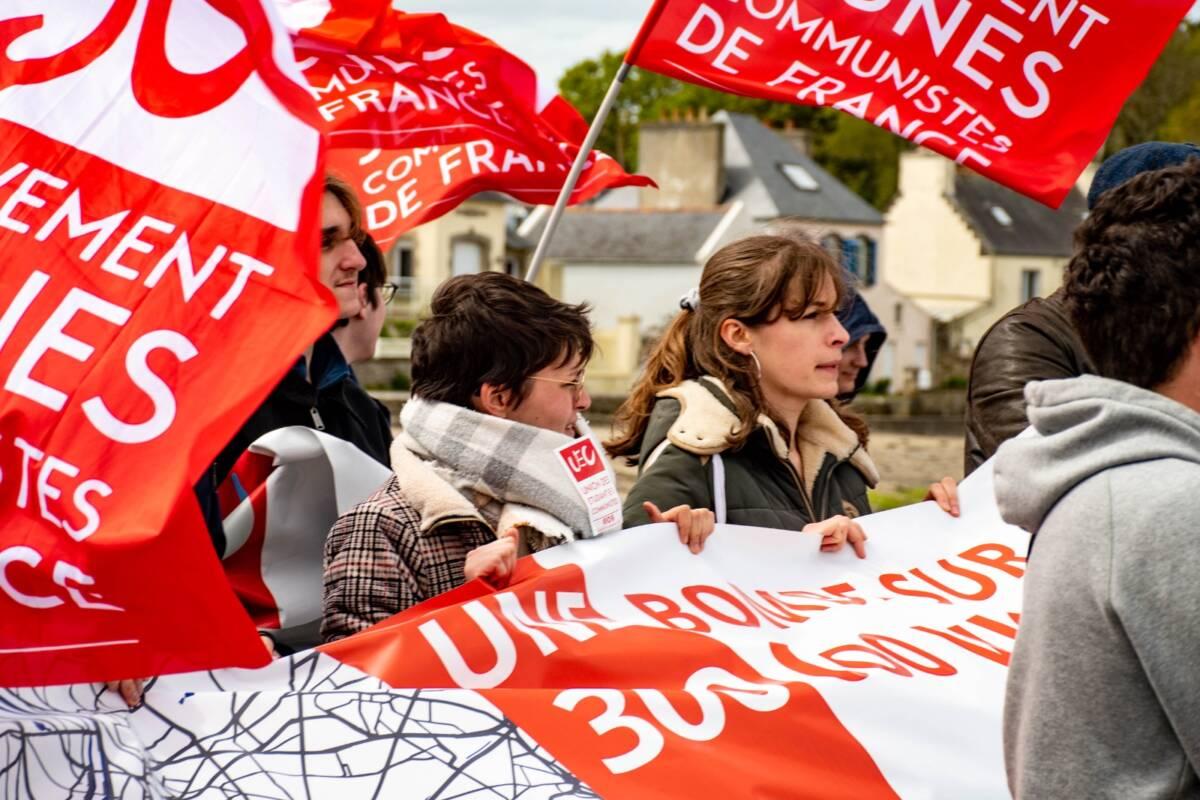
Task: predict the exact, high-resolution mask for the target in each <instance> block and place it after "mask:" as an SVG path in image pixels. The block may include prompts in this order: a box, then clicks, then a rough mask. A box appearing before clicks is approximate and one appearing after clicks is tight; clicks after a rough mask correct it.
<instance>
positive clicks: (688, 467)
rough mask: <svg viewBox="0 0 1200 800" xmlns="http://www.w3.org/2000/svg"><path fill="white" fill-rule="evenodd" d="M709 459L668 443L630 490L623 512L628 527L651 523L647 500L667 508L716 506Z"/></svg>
mask: <svg viewBox="0 0 1200 800" xmlns="http://www.w3.org/2000/svg"><path fill="white" fill-rule="evenodd" d="M709 472H710V467H709V463H708V462H707V460H705V461H703V462H702V461H701V459H700V457H699V456H696V455H693V454H691V453H688V452H685V451H683V450H680V449H679V448H677V447H675V446H674V445H668V446H667V447H666V449H664V450H663V451H662V452H661V453H660V454H659V456H658V458H657V459H656V460H655V461H654V463H653V464H651V465H650V466H649V467H647V468H646V469H645V470H643V471H642V474H641V476H640V477H638V479H637V482H636V483H635V484H634V485H633V488H632V489H631V490H630V491H629V496H628V497H627V498H626V500H625V507H624V509H623V510H622V513H623V515H624V518H625V523H624V527H626V528H634V527H637V526H638V525H647V524H649V522H650V518H649V517H648V516H647V515H646V511H645V509H643V508H642V503H644V502H646V501H647V500H648V501H650V502H651V503H654V505H656V506H658V508H659V510H660V511H666V510H667V509H669V508H674V507H675V506H682V505H687V506H691V507H692V508H708V509H711V508H712V507H713V498H712V482H711V478H710V476H709Z"/></svg>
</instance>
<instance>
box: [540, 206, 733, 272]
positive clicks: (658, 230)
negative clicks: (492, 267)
mask: <svg viewBox="0 0 1200 800" xmlns="http://www.w3.org/2000/svg"><path fill="white" fill-rule="evenodd" d="M725 211H726V210H725V209H724V208H712V209H699V210H688V209H683V210H678V211H675V210H662V209H639V210H637V211H612V210H603V209H595V208H588V207H582V208H571V209H568V210H567V211H566V213H564V214H563V217H562V221H561V222H560V223H559V226H558V230H557V231H556V232H555V234H554V238H553V239H552V240H551V242H550V250H549V252H548V253H547V257H548V258H551V259H556V260H559V261H576V262H578V261H595V262H623V263H629V262H633V263H646V264H694V263H695V262H696V253H697V252H698V251H699V250H700V248H701V247H702V246H703V245H704V243H705V242H706V241H707V240H708V237H709V236H710V235H711V234H712V232H713V229H714V228H716V227H717V225H718V223H720V221H721V219H722V217H724V216H725ZM544 226H545V221H544V220H543V221H542V222H540V223H539V224H538V225H537V226H536V227H535V228H534V229H533V230H530V231H527V232H526V235H527V236H528V238H530V239H532V240H534V241H536V240H537V239H538V237H540V236H541V234H542V229H543V228H544Z"/></svg>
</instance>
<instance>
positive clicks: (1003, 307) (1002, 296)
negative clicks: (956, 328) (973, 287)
mask: <svg viewBox="0 0 1200 800" xmlns="http://www.w3.org/2000/svg"><path fill="white" fill-rule="evenodd" d="M1066 265H1067V259H1065V258H1050V257H1046V256H996V257H993V258H992V266H991V272H992V275H993V279H994V283H993V293H992V297H991V299H990V302H989V303H988V304H987V305H985V306H984V307H982V308H980V309H979V310H978V311H976V312H974V313H972V314H971V315H970V316H969V317H967V318H966V319H964V320H963V324H962V335H963V337H964V338H965V340H966V342H965V345H966V346H968V347H971V348H973V347H975V346H976V345H977V344H979V339H980V338H981V337H982V336H983V334H984V333H986V332H987V330H988V328H990V327H991V326H992V325H993V324H994V323H995V322H996V321H997V320H998V319H1000V318H1001V317H1002V316H1004V315H1005V314H1007V313H1008V312H1009V311H1010V310H1012V309H1014V308H1016V307H1017V306H1019V305H1020V304H1021V302H1022V298H1021V273H1022V272H1023V271H1025V270H1027V269H1036V270H1038V272H1040V273H1041V287H1040V288H1041V291H1040V292H1039V296H1041V297H1045V296H1046V295H1048V294H1050V293H1051V292H1053V291H1054V290H1055V289H1057V288H1058V287H1059V286H1061V285H1062V277H1063V269H1064V268H1065V267H1066Z"/></svg>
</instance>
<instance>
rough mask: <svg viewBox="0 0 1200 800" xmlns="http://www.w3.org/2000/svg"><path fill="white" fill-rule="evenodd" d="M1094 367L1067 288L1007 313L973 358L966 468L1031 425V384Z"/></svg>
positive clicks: (992, 329)
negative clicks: (1028, 392)
mask: <svg viewBox="0 0 1200 800" xmlns="http://www.w3.org/2000/svg"><path fill="white" fill-rule="evenodd" d="M1091 372H1094V369H1093V367H1092V362H1091V359H1089V358H1088V355H1087V353H1086V352H1085V351H1084V349H1083V345H1082V344H1081V343H1080V341H1079V336H1078V335H1077V334H1076V333H1075V328H1074V326H1072V325H1071V321H1070V320H1069V319H1068V318H1067V310H1066V307H1065V305H1064V303H1063V294H1062V290H1061V289H1060V290H1059V291H1057V292H1055V293H1054V294H1052V295H1050V296H1049V297H1046V298H1040V297H1039V298H1034V299H1033V300H1030V301H1029V302H1028V303H1025V304H1024V305H1022V306H1018V307H1017V308H1014V309H1013V310H1012V311H1010V312H1008V313H1007V314H1005V315H1004V316H1003V317H1001V318H1000V320H999V321H998V322H996V324H995V325H993V326H992V327H991V328H990V329H989V330H988V332H987V333H985V334H984V335H983V338H982V339H980V340H979V346H978V347H976V348H975V356H974V358H973V360H972V362H971V380H970V383H969V384H968V385H967V415H966V428H967V433H966V442H965V445H964V465H963V472H964V473H965V474H967V475H970V474H971V472H972V471H974V470H975V469H976V468H977V467H978V466H979V465H980V464H982V463H983V462H985V461H987V460H988V459H989V458H991V457H992V456H993V455H995V454H996V450H997V449H998V448H999V447H1000V445H1002V444H1004V442H1006V441H1008V440H1009V439H1011V438H1013V437H1014V436H1016V435H1017V434H1019V433H1020V432H1021V431H1023V430H1025V428H1026V427H1028V425H1029V420H1028V419H1027V418H1026V416H1025V384H1027V383H1029V382H1030V381H1046V380H1053V379H1056V378H1077V377H1079V376H1080V375H1084V374H1087V373H1091Z"/></svg>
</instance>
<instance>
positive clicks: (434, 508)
mask: <svg viewBox="0 0 1200 800" xmlns="http://www.w3.org/2000/svg"><path fill="white" fill-rule="evenodd" d="M443 485H445V484H443ZM414 488H415V489H416V491H413V492H409V491H405V490H402V489H401V488H400V479H399V478H398V477H397V476H395V475H393V476H392V478H391V480H389V481H388V482H387V483H386V484H384V485H383V487H382V488H380V489H379V491H377V492H376V493H375V494H374V495H372V496H371V497H369V498H367V499H366V500H365V501H363V502H362V503H360V504H359V505H358V506H356V507H355V508H353V509H352V510H351V511H350V512H349V513H347V514H345V515H343V516H342V517H341V518H340V519H339V520H338V521H337V523H335V524H334V526H333V529H332V530H331V531H330V532H329V538H328V539H327V540H326V542H325V595H324V599H323V604H322V605H323V612H322V619H321V636H322V637H323V638H324V639H325V641H327V642H329V641H333V640H334V639H340V638H342V637H345V636H349V635H350V634H352V633H357V632H358V631H361V630H363V629H365V628H368V627H370V626H371V625H374V624H375V623H376V622H380V621H382V620H384V619H387V618H388V617H390V616H392V615H393V614H396V613H399V612H400V611H403V610H405V609H407V608H409V607H410V606H414V605H416V604H417V603H420V602H422V601H424V600H427V599H429V598H431V597H434V596H436V595H438V594H441V593H442V592H445V591H449V590H450V589H453V588H455V587H457V586H460V585H462V583H463V582H464V580H465V578H464V575H463V566H464V565H465V563H466V558H467V553H469V552H470V551H471V550H473V549H475V548H476V547H479V546H480V545H484V544H487V543H489V542H494V541H495V540H496V534H495V532H494V531H493V530H492V528H491V527H490V526H488V525H487V523H486V522H484V520H483V518H482V517H481V516H480V515H479V514H478V512H477V511H476V510H475V508H474V507H473V506H471V504H470V503H468V502H467V501H466V500H465V499H464V498H463V497H462V496H461V495H458V493H457V492H454V490H453V489H452V488H450V487H449V486H448V485H445V488H446V489H447V490H449V492H453V495H454V496H450V495H448V494H445V493H442V494H443V496H441V497H437V496H435V497H430V496H429V494H430V492H429V488H430V487H429V486H418V487H414ZM439 501H441V502H439Z"/></svg>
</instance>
